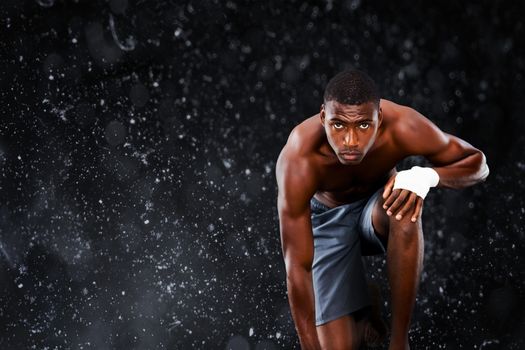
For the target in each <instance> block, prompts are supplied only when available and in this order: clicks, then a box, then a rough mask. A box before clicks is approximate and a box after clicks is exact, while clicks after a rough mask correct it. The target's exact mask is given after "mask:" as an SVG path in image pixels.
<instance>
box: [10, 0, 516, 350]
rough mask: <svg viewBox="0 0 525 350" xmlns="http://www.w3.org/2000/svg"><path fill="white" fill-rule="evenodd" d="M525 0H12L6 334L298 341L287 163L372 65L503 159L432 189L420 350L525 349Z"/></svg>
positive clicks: (240, 344) (35, 339)
mask: <svg viewBox="0 0 525 350" xmlns="http://www.w3.org/2000/svg"><path fill="white" fill-rule="evenodd" d="M456 3H457V4H456ZM519 3H520V2H519V1H483V2H476V4H474V3H471V4H466V3H464V2H453V1H449V2H432V3H430V2H425V4H418V2H406V4H404V5H403V4H402V3H401V2H397V1H391V2H388V3H386V4H382V5H380V4H377V3H374V4H372V3H371V2H365V1H359V0H347V1H309V2H303V1H286V2H285V1H127V0H111V1H87V0H86V1H59V0H57V1H54V0H34V1H25V2H23V1H17V0H2V3H1V5H0V15H1V16H0V17H1V19H0V24H1V26H0V28H1V29H0V39H1V40H0V51H1V56H0V57H1V65H0V82H1V91H0V96H1V101H2V104H1V114H0V115H1V120H0V167H1V178H0V181H1V182H0V332H1V333H0V347H1V348H2V349H66V348H72V349H226V348H231V349H257V350H262V349H293V348H298V340H297V337H296V334H295V331H294V327H293V323H292V319H291V316H290V310H289V306H288V301H287V297H286V284H285V274H284V263H283V260H282V253H281V248H280V241H279V232H278V219H277V211H276V207H275V204H276V199H275V197H276V185H275V175H274V170H275V160H276V158H277V155H278V154H279V151H280V149H281V147H282V146H283V145H284V143H285V141H286V138H287V135H288V133H289V132H290V130H291V129H292V128H293V126H295V125H296V124H298V123H299V122H301V121H302V120H303V119H305V118H306V117H309V116H311V115H313V114H314V113H316V112H317V111H318V109H319V105H320V103H321V96H322V93H323V89H324V85H325V84H326V82H327V79H329V78H330V77H331V76H332V75H333V74H335V73H336V72H338V71H339V70H341V69H343V68H345V67H349V66H355V67H358V68H361V69H363V70H365V71H367V72H368V73H369V74H370V75H371V76H372V77H373V78H374V79H375V80H376V81H377V83H378V84H379V86H380V89H381V92H382V94H383V96H384V97H385V98H388V99H391V100H393V101H396V102H398V103H402V104H406V105H410V106H413V107H415V108H416V109H417V110H419V111H420V112H421V113H423V114H424V115H426V116H427V117H429V118H430V119H431V120H433V121H434V122H435V123H436V124H437V125H438V126H439V127H440V128H442V129H443V130H444V131H446V132H449V133H452V134H455V135H457V136H459V137H461V138H463V139H465V140H466V141H468V142H470V143H471V144H473V145H474V146H476V147H478V148H480V149H481V150H483V151H484V152H485V154H486V156H487V158H488V164H489V166H490V170H491V174H490V177H489V178H488V180H487V182H485V183H483V184H480V185H476V186H474V187H471V188H468V189H464V190H461V191H456V190H443V189H434V190H433V191H432V192H431V194H430V195H429V196H428V197H427V200H426V209H425V212H424V215H423V217H424V231H425V237H426V241H425V246H426V251H425V271H424V274H423V276H422V284H421V288H420V293H419V295H418V301H417V308H416V310H415V313H414V318H413V326H412V330H411V332H410V338H411V341H412V344H413V346H414V348H415V349H519V348H523V346H524V342H523V334H524V333H525V320H524V317H523V316H524V315H523V310H524V308H525V303H524V297H525V283H524V281H523V278H524V260H525V257H524V253H525V250H524V247H523V242H524V239H525V230H524V227H523V225H524V223H525V220H524V216H525V203H524V198H523V193H524V180H523V174H524V172H525V156H524V151H525V136H524V132H525V128H524V124H525V122H524V118H523V116H522V113H523V111H522V108H521V106H522V103H523V98H524V97H525V94H524V92H525V83H524V79H525V76H524V73H525V69H524V68H525V67H524V65H525V60H524V44H523V41H524V39H523V37H524V34H525V28H524V21H523V19H522V14H523V13H524V12H523V8H520V7H519V5H518V4H519ZM420 161H421V159H417V158H415V159H412V158H411V159H408V160H407V161H406V162H404V163H403V164H400V167H399V169H403V168H404V167H406V166H408V165H409V164H411V163H418V162H420ZM367 267H368V271H369V275H370V276H371V278H373V279H375V280H377V281H379V283H380V284H381V287H382V291H383V295H384V297H385V299H386V300H387V296H388V289H387V284H386V279H385V271H386V270H385V265H384V260H383V257H374V258H370V259H367ZM387 306H388V305H385V307H384V312H385V317H387V316H388V308H387Z"/></svg>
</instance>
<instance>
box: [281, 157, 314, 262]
mask: <svg viewBox="0 0 525 350" xmlns="http://www.w3.org/2000/svg"><path fill="white" fill-rule="evenodd" d="M277 181H278V190H279V192H278V193H279V194H278V200H277V202H278V203H277V206H278V212H279V226H280V232H281V244H282V250H283V256H284V259H285V264H286V269H287V271H289V269H291V268H292V267H295V266H297V265H299V266H302V267H304V268H305V269H310V268H311V265H312V260H313V234H312V223H311V218H310V199H311V197H312V196H313V194H314V193H315V180H314V174H313V169H311V168H309V166H308V165H307V164H305V163H304V162H294V163H291V162H278V167H277Z"/></svg>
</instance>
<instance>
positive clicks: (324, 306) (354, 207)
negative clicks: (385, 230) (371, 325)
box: [310, 187, 386, 326]
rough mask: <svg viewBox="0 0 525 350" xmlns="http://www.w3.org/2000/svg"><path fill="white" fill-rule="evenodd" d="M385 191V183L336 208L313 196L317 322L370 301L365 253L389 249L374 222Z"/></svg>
mask: <svg viewBox="0 0 525 350" xmlns="http://www.w3.org/2000/svg"><path fill="white" fill-rule="evenodd" d="M382 192H383V187H381V188H379V189H378V190H377V191H376V192H375V193H374V194H372V195H371V196H370V197H369V198H363V199H360V200H358V201H356V202H353V203H349V204H345V205H340V206H338V207H335V208H329V207H327V206H325V205H324V204H323V203H321V202H319V201H318V200H316V199H315V198H313V197H312V199H311V200H310V208H311V218H312V229H313V235H314V249H315V250H314V261H313V264H312V279H313V287H314V294H315V315H316V317H315V324H316V326H320V325H322V324H324V323H327V322H329V321H332V320H335V319H336V318H339V317H341V316H344V315H348V314H351V313H353V312H356V311H358V310H360V309H362V308H364V307H366V306H368V305H370V304H371V302H370V298H369V295H368V285H367V279H366V276H365V271H364V266H363V261H362V255H377V254H384V253H385V252H386V246H385V245H383V243H382V242H381V241H380V240H379V238H378V237H377V235H376V233H375V231H374V227H373V226H372V210H373V208H374V204H375V203H376V201H377V200H378V199H379V198H380V196H381V194H382Z"/></svg>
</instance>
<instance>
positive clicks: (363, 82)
mask: <svg viewBox="0 0 525 350" xmlns="http://www.w3.org/2000/svg"><path fill="white" fill-rule="evenodd" d="M379 99H380V97H379V90H378V89H377V86H376V83H375V82H374V81H373V80H372V78H370V76H369V75H368V74H366V73H365V72H362V71H360V70H358V69H355V68H350V69H346V70H344V71H342V72H339V73H337V74H336V75H335V76H334V77H333V78H332V79H330V81H329V82H328V84H327V85H326V88H325V90H324V103H326V102H328V101H337V102H339V103H342V104H347V105H360V104H363V103H367V102H374V103H375V104H376V106H379Z"/></svg>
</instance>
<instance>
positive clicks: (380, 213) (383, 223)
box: [372, 196, 390, 242]
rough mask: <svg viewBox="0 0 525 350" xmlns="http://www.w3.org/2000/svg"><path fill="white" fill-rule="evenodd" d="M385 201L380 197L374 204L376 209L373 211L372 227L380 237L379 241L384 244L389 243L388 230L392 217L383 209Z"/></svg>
mask: <svg viewBox="0 0 525 350" xmlns="http://www.w3.org/2000/svg"><path fill="white" fill-rule="evenodd" d="M384 203H385V200H384V199H383V197H382V196H380V197H379V198H378V199H377V200H376V202H375V203H374V209H373V210H372V226H373V227H374V230H375V232H376V234H377V236H379V239H380V240H381V241H383V242H386V241H388V230H389V222H390V217H389V216H388V215H386V210H385V209H383V204H384Z"/></svg>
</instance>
